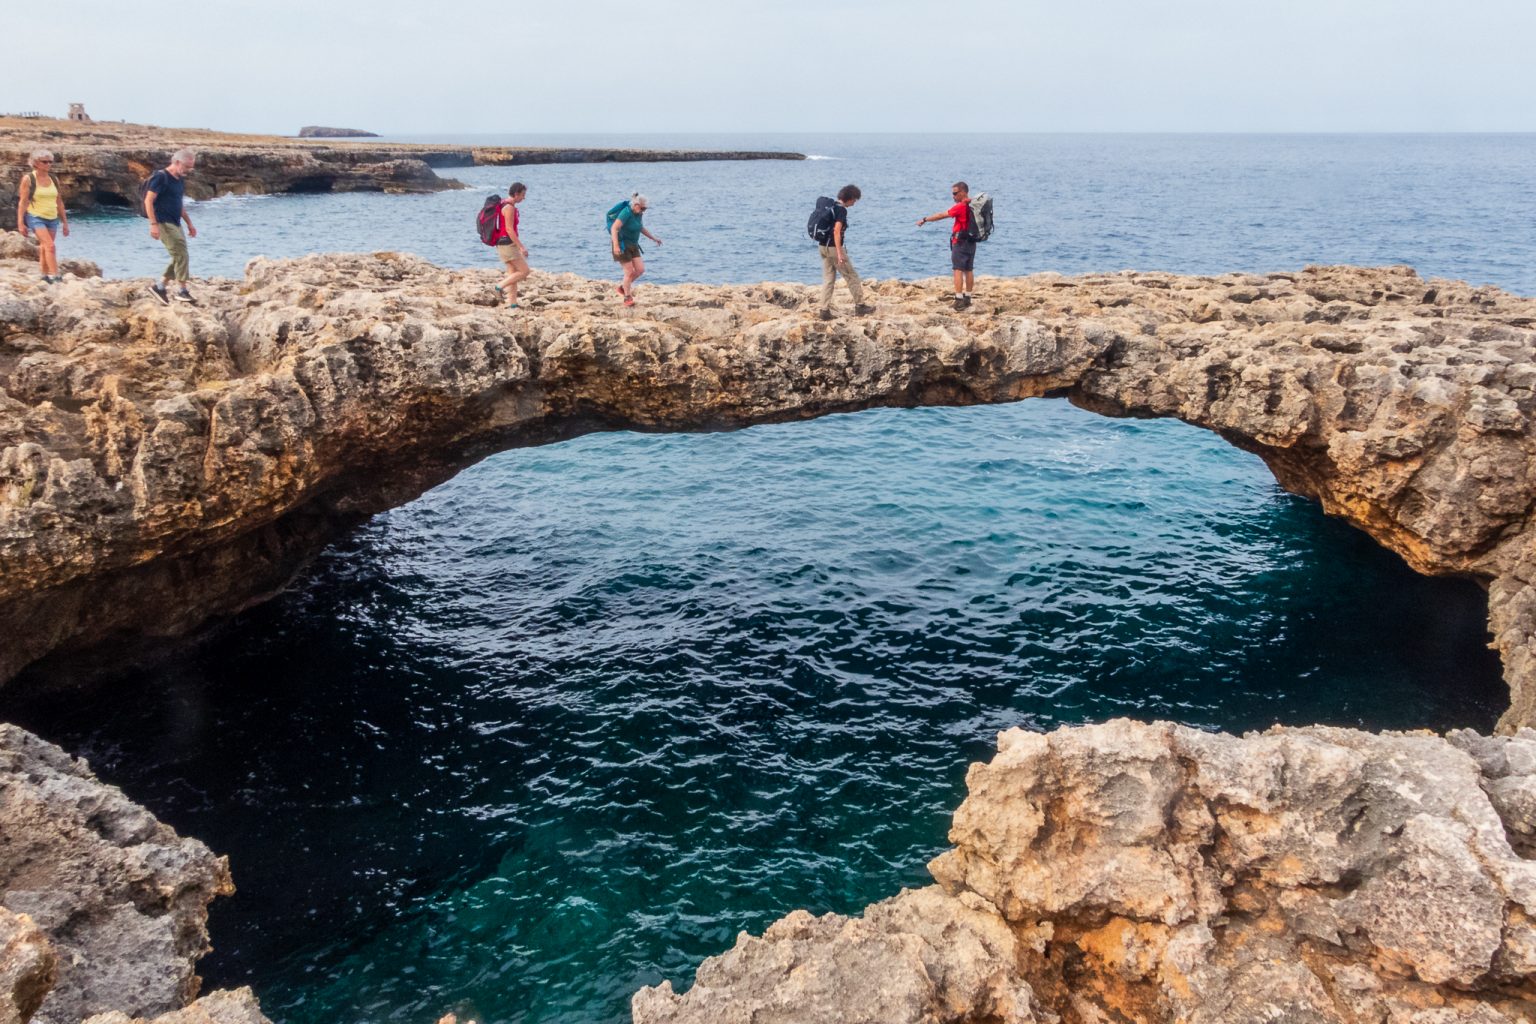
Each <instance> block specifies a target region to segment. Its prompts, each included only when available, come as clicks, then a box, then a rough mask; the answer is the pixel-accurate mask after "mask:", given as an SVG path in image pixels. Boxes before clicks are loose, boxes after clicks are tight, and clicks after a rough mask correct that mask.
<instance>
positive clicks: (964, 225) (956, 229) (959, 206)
mask: <svg viewBox="0 0 1536 1024" xmlns="http://www.w3.org/2000/svg"><path fill="white" fill-rule="evenodd" d="M949 194H950V195H951V196H952V197H953V198H954V200H955V205H953V206H951V207H950V208H949V209H947V210H943V211H941V212H939V213H934V214H930V215H929V216H927V217H924V218H923V219H922V220H920V221H918V222H917V226H918V227H922V226H923V225H924V224H927V223H928V222H929V221H935V220H949V219H950V218H954V221H955V223H954V226H953V227H952V228H951V229H950V232H949V265H950V266H951V267H952V268H954V271H955V308H956V309H969V308H970V305H971V289H972V288H974V287H975V286H976V273H975V270H976V241H977V239H978V238H979V237H980V235H979V234H978V233H977V231H976V229H975V226H974V224H973V223H972V221H973V218H972V216H971V186H969V185H967V184H966V183H965V182H963V181H957V182H955V183H954V184H953V185H951V186H950V189H949Z"/></svg>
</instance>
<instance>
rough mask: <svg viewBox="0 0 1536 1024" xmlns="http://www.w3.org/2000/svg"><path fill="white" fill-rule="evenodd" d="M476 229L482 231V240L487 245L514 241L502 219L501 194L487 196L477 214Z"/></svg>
mask: <svg viewBox="0 0 1536 1024" xmlns="http://www.w3.org/2000/svg"><path fill="white" fill-rule="evenodd" d="M475 230H476V231H478V232H480V241H482V242H484V243H485V244H486V245H500V244H501V243H502V242H510V241H512V236H511V235H509V234H507V228H506V225H505V224H503V223H502V220H501V196H500V194H492V195H489V196H486V197H485V205H484V206H482V207H480V212H479V213H478V214H477V215H476V216H475Z"/></svg>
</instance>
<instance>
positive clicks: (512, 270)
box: [501, 260, 533, 305]
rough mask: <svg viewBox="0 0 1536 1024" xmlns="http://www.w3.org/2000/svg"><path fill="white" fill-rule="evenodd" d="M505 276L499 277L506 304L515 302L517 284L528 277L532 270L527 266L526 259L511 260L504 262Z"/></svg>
mask: <svg viewBox="0 0 1536 1024" xmlns="http://www.w3.org/2000/svg"><path fill="white" fill-rule="evenodd" d="M506 267H507V276H506V277H504V278H502V279H501V290H502V293H503V294H505V295H506V297H507V304H508V305H511V304H513V303H515V302H517V286H518V285H519V284H521V283H522V282H523V281H526V280H527V279H528V275H529V274H532V273H533V271H532V270H531V269H529V267H528V261H527V260H513V261H512V262H511V263H508V264H506Z"/></svg>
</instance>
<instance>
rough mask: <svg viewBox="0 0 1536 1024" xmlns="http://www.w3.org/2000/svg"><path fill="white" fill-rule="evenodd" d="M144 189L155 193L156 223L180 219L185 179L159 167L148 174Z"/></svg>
mask: <svg viewBox="0 0 1536 1024" xmlns="http://www.w3.org/2000/svg"><path fill="white" fill-rule="evenodd" d="M146 191H149V192H153V193H154V194H155V223H156V224H176V223H179V222H180V221H181V202H182V198H183V197H184V196H185V195H186V192H187V183H186V181H184V180H183V179H181V178H178V177H176V175H174V174H172V173H171V172H170V171H167V170H165V169H164V168H161V169H160V170H158V171H156V172H155V173H154V174H151V175H150V176H149V187H148V189H147V190H146Z"/></svg>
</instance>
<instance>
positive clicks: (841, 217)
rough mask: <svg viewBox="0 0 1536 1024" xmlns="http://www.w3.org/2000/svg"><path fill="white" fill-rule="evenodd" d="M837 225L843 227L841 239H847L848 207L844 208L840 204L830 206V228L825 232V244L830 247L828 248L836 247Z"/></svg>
mask: <svg viewBox="0 0 1536 1024" xmlns="http://www.w3.org/2000/svg"><path fill="white" fill-rule="evenodd" d="M839 224H841V225H842V226H843V237H844V238H847V237H848V207H846V206H844V205H843V204H842V203H833V204H832V227H831V229H830V230H829V231H828V232H827V244H828V245H830V246H836V245H837V226H838V225H839Z"/></svg>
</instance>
